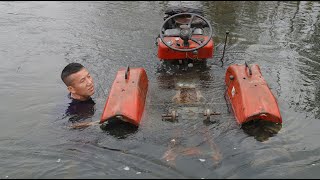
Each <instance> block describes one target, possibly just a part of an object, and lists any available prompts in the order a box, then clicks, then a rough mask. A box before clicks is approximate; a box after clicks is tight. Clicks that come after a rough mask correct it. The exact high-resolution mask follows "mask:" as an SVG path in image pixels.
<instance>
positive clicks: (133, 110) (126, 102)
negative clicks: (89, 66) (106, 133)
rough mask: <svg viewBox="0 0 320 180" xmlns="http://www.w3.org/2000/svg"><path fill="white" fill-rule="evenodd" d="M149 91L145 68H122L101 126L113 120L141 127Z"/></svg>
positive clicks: (109, 97) (107, 103)
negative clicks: (116, 119)
mask: <svg viewBox="0 0 320 180" xmlns="http://www.w3.org/2000/svg"><path fill="white" fill-rule="evenodd" d="M147 91H148V77H147V74H146V71H145V70H144V69H143V68H129V67H127V68H121V69H120V70H119V71H118V72H117V75H116V78H115V80H114V82H113V84H112V87H111V90H110V92H109V96H108V98H107V101H106V104H105V107H104V110H103V113H102V116H101V119H100V124H101V123H104V122H105V121H108V120H109V119H112V118H118V119H120V120H123V121H126V122H129V123H132V124H134V125H136V126H139V124H140V121H141V117H142V114H143V112H144V106H145V101H146V95H147Z"/></svg>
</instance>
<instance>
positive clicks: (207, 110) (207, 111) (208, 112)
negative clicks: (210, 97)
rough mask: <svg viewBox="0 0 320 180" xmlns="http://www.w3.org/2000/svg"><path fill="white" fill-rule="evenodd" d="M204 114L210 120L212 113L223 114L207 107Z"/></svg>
mask: <svg viewBox="0 0 320 180" xmlns="http://www.w3.org/2000/svg"><path fill="white" fill-rule="evenodd" d="M203 115H204V116H206V119H207V120H208V121H210V116H211V115H221V113H219V112H211V110H210V109H206V110H204V112H203Z"/></svg>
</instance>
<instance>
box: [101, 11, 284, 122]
mask: <svg viewBox="0 0 320 180" xmlns="http://www.w3.org/2000/svg"><path fill="white" fill-rule="evenodd" d="M212 34H213V29H212V26H211V24H210V22H209V21H208V20H207V19H206V18H204V17H203V12H202V11H201V10H199V9H193V8H186V7H170V8H168V9H167V10H166V11H165V16H164V22H163V23H162V25H161V27H160V34H159V36H158V37H157V39H156V44H157V47H158V49H157V50H158V58H159V60H160V61H163V62H170V63H178V64H188V66H189V64H190V63H196V62H204V61H206V60H207V59H210V58H213V54H214V42H213V39H212ZM227 35H228V32H227ZM227 35H226V40H227ZM226 40H225V45H226ZM224 51H225V46H224ZM224 51H223V55H222V58H223V57H224ZM222 58H221V59H220V60H222ZM182 84H183V83H182ZM225 85H226V90H225V94H224V96H225V99H226V101H227V105H228V104H231V107H232V108H231V109H232V112H233V114H234V116H235V120H236V121H237V123H238V124H240V125H242V124H244V123H248V122H253V121H256V120H260V121H264V122H271V123H276V124H280V125H281V124H282V118H281V114H280V110H279V107H278V104H277V100H276V98H275V97H274V95H273V93H272V92H271V90H270V88H269V86H268V84H267V82H266V81H265V80H264V78H263V76H262V74H261V71H260V67H259V66H258V65H257V64H247V62H244V64H235V65H230V66H229V67H228V68H227V70H226V74H225ZM177 89H178V91H177V94H176V96H175V97H174V99H175V100H177V101H179V102H182V101H183V100H184V99H186V97H185V96H186V95H190V94H194V99H195V100H196V101H199V102H201V101H200V99H201V93H200V91H199V90H198V89H197V88H196V86H195V84H192V83H191V84H189V86H185V85H184V86H181V87H179V88H177ZM147 91H148V77H147V73H146V71H145V70H144V69H143V68H129V66H128V67H127V68H126V69H125V68H122V69H120V70H119V71H118V73H117V75H116V77H115V80H114V83H113V85H112V87H111V90H110V91H109V92H110V93H109V97H108V98H107V101H106V105H105V108H104V111H103V114H102V116H101V121H100V123H101V124H102V123H104V122H108V121H109V120H112V119H118V120H121V121H125V122H128V123H130V124H133V125H135V126H137V127H138V126H139V124H140V121H141V118H142V115H143V112H144V109H145V101H146V97H147V95H146V94H147ZM188 98H189V97H188ZM189 99H192V98H189ZM188 103H189V102H188ZM188 103H185V104H188ZM189 104H192V103H189ZM179 107H181V106H179ZM191 108H192V107H191ZM191 108H190V107H189V109H188V110H190V109H191ZM202 113H203V115H204V116H205V117H206V119H208V120H210V116H211V115H219V114H220V113H218V112H214V111H212V110H210V109H204V110H202ZM178 117H179V115H178V113H177V111H176V110H172V111H170V112H169V113H167V114H164V115H163V119H166V120H176V119H177V118H178Z"/></svg>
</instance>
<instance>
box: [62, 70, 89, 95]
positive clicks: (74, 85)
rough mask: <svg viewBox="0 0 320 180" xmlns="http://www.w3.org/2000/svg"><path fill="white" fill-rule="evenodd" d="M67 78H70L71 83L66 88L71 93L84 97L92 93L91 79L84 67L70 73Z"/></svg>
mask: <svg viewBox="0 0 320 180" xmlns="http://www.w3.org/2000/svg"><path fill="white" fill-rule="evenodd" d="M69 78H70V79H71V85H70V86H68V89H69V91H70V92H71V93H73V94H75V95H78V96H80V97H85V98H86V97H90V96H92V95H93V94H94V83H93V79H92V77H91V75H90V73H89V72H88V71H87V69H86V68H82V69H81V70H80V71H79V72H76V73H74V74H71V75H70V76H69Z"/></svg>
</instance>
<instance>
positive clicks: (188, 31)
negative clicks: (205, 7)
mask: <svg viewBox="0 0 320 180" xmlns="http://www.w3.org/2000/svg"><path fill="white" fill-rule="evenodd" d="M187 15H188V16H191V18H190V21H189V23H188V24H182V25H180V27H179V28H180V35H179V37H180V38H181V39H182V40H183V45H184V47H188V46H189V40H191V41H193V42H195V43H197V44H198V46H197V47H195V48H191V49H189V48H188V49H178V48H175V47H172V46H170V45H169V44H168V43H167V42H166V41H165V40H164V30H165V25H166V23H167V22H168V21H170V20H171V19H173V18H176V17H178V16H187ZM195 17H198V18H200V19H202V20H203V21H204V22H205V23H206V24H205V25H208V27H209V32H210V34H209V38H208V39H207V40H206V41H204V42H199V41H198V40H196V39H194V38H193V37H192V34H193V31H194V30H195V28H192V27H191V24H192V21H193V20H194V18H195ZM211 37H212V27H211V24H210V23H209V21H208V20H207V19H205V18H204V17H202V16H200V15H198V14H195V13H179V14H175V15H173V16H170V17H168V18H167V19H166V20H165V21H164V23H163V24H162V26H161V28H160V39H161V41H162V42H163V43H164V44H165V45H166V46H167V47H169V48H170V49H172V50H175V51H180V52H191V51H195V50H197V49H200V48H202V47H203V46H205V45H207V44H208V42H209V41H210V40H211Z"/></svg>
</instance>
